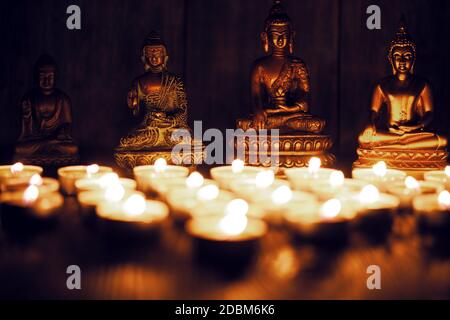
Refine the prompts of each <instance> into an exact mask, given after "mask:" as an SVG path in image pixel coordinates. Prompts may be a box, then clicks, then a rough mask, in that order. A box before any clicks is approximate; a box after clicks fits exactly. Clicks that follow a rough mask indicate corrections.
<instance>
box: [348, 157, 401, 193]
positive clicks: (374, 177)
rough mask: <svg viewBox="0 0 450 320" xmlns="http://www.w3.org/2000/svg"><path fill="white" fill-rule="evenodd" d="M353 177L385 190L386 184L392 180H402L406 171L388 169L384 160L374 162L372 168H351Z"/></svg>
mask: <svg viewBox="0 0 450 320" xmlns="http://www.w3.org/2000/svg"><path fill="white" fill-rule="evenodd" d="M352 176H353V178H354V179H358V180H363V181H367V182H369V183H370V184H373V185H375V186H376V187H377V188H378V189H380V190H382V191H385V190H386V188H387V186H388V185H389V184H391V183H393V182H398V181H400V182H402V181H404V180H405V178H406V173H405V172H403V171H400V170H394V169H388V168H387V166H386V163H385V162H384V161H380V162H378V163H377V164H375V165H374V166H373V167H372V169H353V171H352Z"/></svg>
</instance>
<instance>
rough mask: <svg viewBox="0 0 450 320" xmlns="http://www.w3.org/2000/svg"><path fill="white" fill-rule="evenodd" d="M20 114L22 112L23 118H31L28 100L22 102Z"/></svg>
mask: <svg viewBox="0 0 450 320" xmlns="http://www.w3.org/2000/svg"><path fill="white" fill-rule="evenodd" d="M22 112H23V116H24V118H30V117H31V101H30V99H27V100H24V101H23V102H22Z"/></svg>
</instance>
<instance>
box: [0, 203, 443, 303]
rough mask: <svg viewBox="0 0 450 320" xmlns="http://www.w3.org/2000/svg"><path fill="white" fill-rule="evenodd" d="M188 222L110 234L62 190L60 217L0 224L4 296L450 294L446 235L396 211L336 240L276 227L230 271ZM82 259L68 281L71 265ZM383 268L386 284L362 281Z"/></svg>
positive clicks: (1, 291) (0, 286)
mask: <svg viewBox="0 0 450 320" xmlns="http://www.w3.org/2000/svg"><path fill="white" fill-rule="evenodd" d="M195 248H196V247H195V246H194V245H193V241H192V240H191V238H190V237H189V236H188V235H187V234H185V233H184V231H183V229H182V228H180V227H179V226H176V225H174V224H172V223H170V222H169V223H167V224H166V225H165V226H164V227H163V230H162V233H161V236H160V237H159V239H157V240H156V241H132V240H129V239H125V240H122V241H119V242H117V241H116V242H111V241H110V240H107V239H106V238H105V237H104V234H103V233H102V232H100V230H99V229H98V228H97V227H96V226H95V225H89V224H86V223H85V222H84V221H83V219H82V218H81V216H80V214H79V211H78V204H77V201H76V199H75V198H70V197H66V198H65V203H64V210H63V213H62V215H61V217H60V219H59V223H58V225H57V226H55V227H54V228H51V229H50V230H45V231H40V232H38V233H36V234H34V235H30V236H28V237H17V236H12V235H11V234H10V233H7V232H5V231H4V230H3V228H2V231H1V233H0V298H38V299H41V298H55V299H72V298H82V299H410V298H425V299H440V298H446V299H448V298H450V254H449V251H450V250H449V243H448V240H443V239H440V238H436V237H432V236H428V235H427V236H426V235H423V234H421V233H419V232H418V230H417V223H416V219H415V217H414V215H412V214H405V215H397V216H396V217H395V219H394V225H393V229H392V231H391V233H390V234H388V235H387V236H386V237H383V238H381V239H378V240H376V241H375V240H374V239H372V238H371V237H369V236H368V235H367V234H363V233H361V232H357V231H353V232H351V234H350V235H349V240H348V241H347V242H346V243H344V244H342V245H340V246H336V245H333V246H318V245H316V244H313V243H308V242H307V241H304V240H299V239H295V238H294V237H293V236H292V234H290V233H289V232H288V231H287V230H286V229H285V228H272V229H271V231H270V232H269V234H268V235H267V236H266V237H265V238H264V239H263V240H262V242H261V246H260V249H259V251H258V252H257V254H256V255H255V258H254V260H253V261H252V262H250V263H248V264H247V265H245V266H241V267H240V268H239V271H240V272H234V273H230V272H226V271H225V270H223V268H219V267H217V266H210V265H208V264H205V263H204V262H201V261H199V259H197V258H196V254H195V253H196V249H195ZM69 265H78V266H79V267H80V268H81V286H82V289H81V290H68V289H67V287H66V280H67V277H68V274H66V268H67V267H68V266H69ZM370 265H378V266H379V267H380V268H381V290H369V289H368V288H367V285H366V281H367V278H368V276H369V275H368V274H367V273H366V269H367V267H368V266H370Z"/></svg>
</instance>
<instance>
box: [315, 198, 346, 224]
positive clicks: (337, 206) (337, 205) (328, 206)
mask: <svg viewBox="0 0 450 320" xmlns="http://www.w3.org/2000/svg"><path fill="white" fill-rule="evenodd" d="M341 210H342V203H341V201H339V200H338V199H330V200H328V201H327V202H325V203H324V204H323V205H322V206H321V207H320V216H321V217H322V218H326V219H332V218H336V217H337V216H338V215H339V213H340V212H341Z"/></svg>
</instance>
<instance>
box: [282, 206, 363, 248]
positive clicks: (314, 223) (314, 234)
mask: <svg viewBox="0 0 450 320" xmlns="http://www.w3.org/2000/svg"><path fill="white" fill-rule="evenodd" d="M355 215H356V210H355V209H354V207H351V206H349V207H347V206H344V205H343V203H342V202H341V201H340V200H339V199H330V200H328V201H326V202H325V203H323V204H320V203H319V202H308V203H306V204H305V205H303V206H302V207H297V208H294V207H289V208H288V209H287V210H286V211H285V213H284V219H285V221H286V223H287V224H288V226H290V228H291V229H292V230H293V231H294V232H295V233H296V234H298V235H300V236H301V237H304V238H308V239H310V240H313V241H318V242H322V241H330V240H343V239H345V238H346V237H347V235H348V230H349V224H350V221H351V219H352V218H354V217H355Z"/></svg>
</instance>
